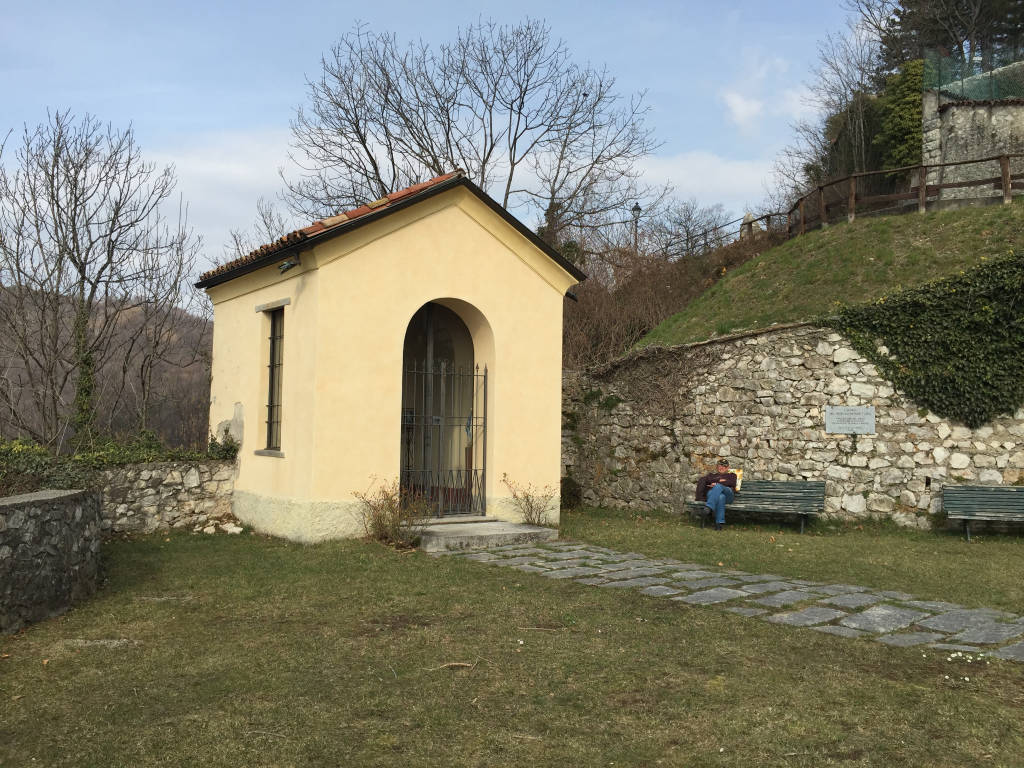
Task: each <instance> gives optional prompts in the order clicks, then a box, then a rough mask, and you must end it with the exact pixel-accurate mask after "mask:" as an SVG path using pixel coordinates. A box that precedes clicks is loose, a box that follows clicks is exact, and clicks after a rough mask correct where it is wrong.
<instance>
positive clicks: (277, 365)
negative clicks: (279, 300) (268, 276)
mask: <svg viewBox="0 0 1024 768" xmlns="http://www.w3.org/2000/svg"><path fill="white" fill-rule="evenodd" d="M267 314H269V315H270V361H269V363H268V365H267V369H268V371H269V373H270V376H269V381H270V387H269V392H268V394H267V450H270V451H279V450H281V373H282V362H283V360H284V308H283V307H281V308H279V309H275V310H272V311H271V312H268V313H267Z"/></svg>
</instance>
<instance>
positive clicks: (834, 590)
mask: <svg viewBox="0 0 1024 768" xmlns="http://www.w3.org/2000/svg"><path fill="white" fill-rule="evenodd" d="M818 591H819V592H824V593H825V594H826V595H848V594H852V593H854V592H867V591H868V588H867V587H858V586H857V585H856V584H825V585H824V586H823V587H822V588H821V589H819V590H818Z"/></svg>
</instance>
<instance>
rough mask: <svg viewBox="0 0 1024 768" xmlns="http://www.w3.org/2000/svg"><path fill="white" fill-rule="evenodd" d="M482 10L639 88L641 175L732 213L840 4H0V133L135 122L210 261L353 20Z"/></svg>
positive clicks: (750, 195)
mask: <svg viewBox="0 0 1024 768" xmlns="http://www.w3.org/2000/svg"><path fill="white" fill-rule="evenodd" d="M481 16H483V17H486V18H492V19H494V20H495V21H498V22H509V23H511V22H516V21H519V20H521V19H523V18H525V17H527V16H529V17H533V18H542V19H545V20H546V21H547V22H548V23H549V25H550V26H551V28H552V31H553V33H554V35H556V36H558V37H561V38H563V39H564V40H565V41H566V43H567V45H568V47H569V49H570V50H571V51H572V53H573V56H574V58H575V59H576V60H577V61H589V62H590V63H592V64H595V65H606V66H607V68H608V70H609V71H610V72H611V73H612V74H613V75H614V76H615V77H616V78H617V81H618V88H619V90H620V92H621V93H631V92H635V91H640V90H646V91H647V104H648V105H649V106H650V107H651V112H650V115H649V118H648V119H649V122H650V124H651V125H652V127H653V128H654V129H655V134H656V136H657V138H658V139H659V140H660V141H662V142H663V144H662V146H661V148H660V149H659V150H658V152H657V154H656V156H654V157H652V158H651V159H650V160H649V161H648V162H647V164H646V171H647V175H648V177H649V178H650V180H651V181H669V182H671V183H672V184H673V185H674V186H675V187H676V189H677V195H679V196H681V197H696V198H697V199H698V200H699V201H700V202H701V203H704V204H711V203H716V202H721V203H723V204H724V205H725V206H726V207H727V208H728V209H729V210H730V211H732V212H736V213H742V210H743V209H744V208H745V207H746V206H747V205H748V204H753V203H756V202H757V201H758V200H760V199H761V197H762V195H763V182H764V178H765V177H766V175H767V173H768V170H769V167H770V165H771V161H772V158H773V157H774V155H775V153H776V152H777V151H778V150H779V148H780V147H782V146H783V145H784V144H785V143H786V142H787V141H788V140H789V138H790V133H791V132H790V130H789V124H790V123H791V122H792V121H793V120H794V119H795V118H796V117H798V116H800V115H801V113H805V112H806V109H807V108H806V106H805V105H804V104H803V101H802V92H803V89H804V83H805V82H806V81H807V79H808V77H809V75H808V72H809V68H810V66H811V65H812V63H813V61H814V58H815V51H816V47H817V41H818V40H819V39H820V38H822V37H824V35H825V34H826V33H827V32H829V31H835V30H838V29H839V28H840V27H841V26H842V25H843V21H844V17H845V14H844V12H843V11H842V9H841V7H840V5H839V3H838V0H835V1H834V2H833V3H831V4H830V3H828V2H826V3H821V2H810V0H776V2H774V3H764V2H747V1H746V0H742V1H740V2H718V3H715V2H675V3H669V2H653V1H646V0H634V2H629V3H625V2H622V3H613V2H590V3H586V4H577V3H560V2H557V1H556V0H548V1H547V2H535V1H534V0H526V1H525V2H519V3H464V2H457V1H454V0H444V1H442V0H435V2H431V3H427V2H406V1H405V0H394V1H392V2H386V1H382V2H378V3H344V2H335V3H330V2H321V1H320V0H302V2H295V3H271V2H251V3H235V4H226V3H219V2H216V1H215V0H210V1H209V2H193V1H192V0H188V1H187V2H166V1H165V2H162V3H154V2H146V1H144V0H139V1H137V2H109V1H104V0H92V1H91V2H88V3H83V2H46V0H38V2H36V3H35V4H29V3H25V2H23V1H22V0H18V1H17V2H14V1H13V0H0V93H2V94H3V99H2V102H0V132H3V133H6V131H7V130H8V129H11V128H13V129H16V130H20V128H21V126H22V125H23V124H26V123H27V124H29V125H30V126H32V125H35V124H37V123H39V122H42V121H44V120H45V118H46V111H47V109H51V110H52V109H71V110H73V111H74V112H75V113H77V114H81V113H84V112H89V113H91V114H93V115H95V116H96V117H98V118H100V119H101V120H103V121H109V122H111V123H113V124H114V125H115V126H118V127H125V126H127V125H128V124H132V125H133V126H134V128H135V131H136V136H137V138H138V141H139V143H140V144H141V146H142V148H143V150H144V153H145V155H146V157H147V158H148V159H150V160H152V161H154V162H158V163H174V165H175V167H176V170H177V174H178V178H179V190H180V191H181V193H182V194H183V195H184V198H185V200H186V202H188V204H189V207H190V218H191V220H192V222H193V224H194V225H195V227H196V229H197V230H198V231H199V232H200V234H202V236H203V238H204V242H205V253H206V257H207V260H208V261H217V260H218V259H220V258H221V256H222V251H223V244H224V243H225V242H226V241H227V239H228V230H229V229H230V228H232V227H246V226H248V225H249V224H250V223H251V222H252V220H253V218H254V215H255V203H256V200H257V198H258V197H259V196H260V195H264V196H273V195H274V194H275V193H276V192H277V191H278V190H279V188H280V183H279V180H278V176H277V169H278V168H279V167H281V166H286V164H287V150H288V141H289V138H290V134H289V127H288V122H289V119H290V118H291V117H292V115H293V113H294V110H295V107H296V106H298V105H299V104H301V103H302V102H303V101H304V99H305V78H306V76H307V75H308V76H311V77H312V76H315V75H316V74H317V73H318V72H319V69H320V56H321V55H322V54H323V53H324V52H325V51H327V50H328V49H329V48H330V46H331V45H332V44H333V43H334V42H335V41H336V40H337V39H338V38H339V37H340V36H341V35H342V34H344V33H345V32H347V31H349V30H350V29H351V28H352V26H353V24H354V23H355V22H356V21H357V20H358V21H362V22H364V23H366V24H367V25H368V26H369V28H370V29H372V30H374V31H392V32H395V33H396V34H397V35H398V36H399V38H400V39H406V40H409V39H423V40H424V41H426V42H435V43H436V42H441V41H444V40H448V39H450V38H451V37H452V36H453V33H454V31H455V29H456V28H457V27H459V26H460V25H465V24H467V23H471V22H473V21H475V20H477V19H478V18H479V17H481Z"/></svg>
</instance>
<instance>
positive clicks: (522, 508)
mask: <svg viewBox="0 0 1024 768" xmlns="http://www.w3.org/2000/svg"><path fill="white" fill-rule="evenodd" d="M501 481H502V482H503V483H504V484H505V485H506V486H507V487H508V490H509V492H510V493H511V494H512V506H514V507H515V508H516V510H517V511H518V512H519V514H520V516H521V517H522V518H523V522H524V523H526V524H527V525H549V524H550V520H549V517H548V515H549V510H550V509H551V503H552V502H553V501H554V499H555V490H554V488H551V487H550V486H544V487H543V488H537V487H536V486H533V485H520V484H519V483H517V482H515V481H513V480H512V479H511V478H510V477H509V476H508V475H502V476H501Z"/></svg>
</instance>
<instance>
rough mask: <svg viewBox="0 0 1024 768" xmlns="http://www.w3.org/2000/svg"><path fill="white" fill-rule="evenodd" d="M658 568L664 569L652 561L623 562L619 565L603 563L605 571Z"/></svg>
mask: <svg viewBox="0 0 1024 768" xmlns="http://www.w3.org/2000/svg"><path fill="white" fill-rule="evenodd" d="M651 567H658V568H664V566H660V565H658V563H656V562H654V561H653V560H623V561H622V562H619V563H614V562H607V563H604V569H605V570H606V571H628V570H632V569H634V568H651Z"/></svg>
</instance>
